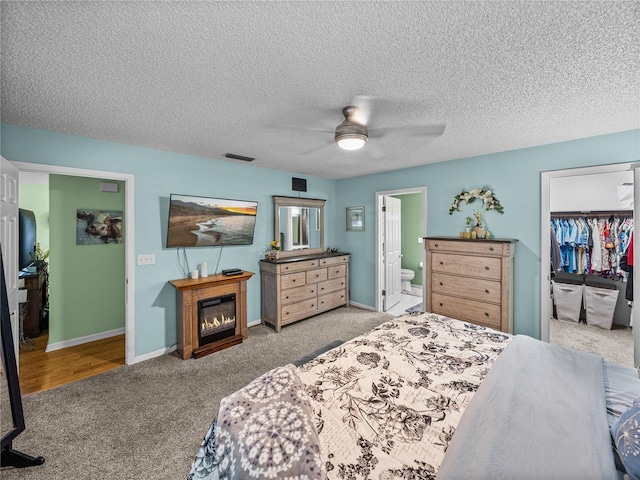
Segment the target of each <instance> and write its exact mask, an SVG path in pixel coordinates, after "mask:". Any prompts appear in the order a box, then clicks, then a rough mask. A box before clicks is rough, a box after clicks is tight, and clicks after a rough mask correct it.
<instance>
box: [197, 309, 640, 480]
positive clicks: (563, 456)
mask: <svg viewBox="0 0 640 480" xmlns="http://www.w3.org/2000/svg"><path fill="white" fill-rule="evenodd" d="M638 398H640V379H639V378H638V372H637V371H636V370H635V369H633V368H629V367H623V366H620V365H615V364H610V363H607V362H604V361H603V360H602V359H601V358H600V357H598V356H595V355H591V354H588V353H583V352H578V351H574V350H570V349H566V348H563V347H558V346H554V345H550V344H547V343H544V342H541V341H538V340H535V339H532V338H530V337H527V336H524V335H515V336H514V335H509V334H505V333H501V332H499V331H496V330H492V329H490V328H485V327H481V326H477V325H473V324H470V323H466V322H462V321H459V320H455V319H452V318H448V317H444V316H441V315H436V314H430V313H423V312H414V313H409V314H406V315H403V316H401V317H397V318H395V319H393V320H391V321H388V322H386V323H383V324H382V325H380V326H378V327H377V328H375V329H373V330H371V331H369V332H368V333H366V334H364V335H361V336H359V337H356V338H354V339H353V340H350V341H348V342H345V343H343V344H341V345H339V346H336V347H335V348H332V349H331V350H329V351H327V352H325V353H323V354H321V355H319V356H317V357H315V358H313V359H311V360H309V361H307V362H306V363H303V364H301V365H299V366H295V365H293V364H291V365H287V366H284V367H280V368H276V369H274V370H272V371H270V372H267V373H266V374H265V375H263V376H261V377H259V378H257V379H255V380H254V381H253V382H251V383H250V384H249V385H247V386H246V387H244V388H242V389H240V390H239V391H237V392H235V393H233V394H232V395H229V396H228V397H225V398H224V399H223V400H222V401H221V403H220V408H219V411H218V415H217V417H216V419H215V420H214V421H213V422H212V423H211V426H210V428H209V430H208V432H207V434H206V435H205V437H204V440H203V442H202V445H201V446H200V449H199V451H198V453H197V455H196V458H195V460H194V461H193V464H192V468H191V471H190V472H189V474H188V479H189V480H198V479H218V478H221V479H222V478H240V479H244V478H290V479H293V478H298V479H315V478H318V479H323V478H329V479H379V480H391V479H436V478H437V479H448V478H452V479H457V478H464V479H470V478H503V479H513V478H546V479H556V478H557V479H573V478H575V479H588V478H593V479H609V478H611V479H616V478H623V477H624V475H625V468H626V469H627V470H628V471H629V473H628V475H629V477H630V478H632V479H633V478H638V477H636V476H635V475H636V474H635V470H634V468H635V464H634V463H633V462H635V461H636V460H639V459H640V443H638V435H637V433H638V432H637V430H638V425H639V424H640V421H639V420H638V419H640V403H637V404H634V400H635V399H638ZM634 408H635V410H634ZM636 415H637V416H636ZM634 428H635V430H634Z"/></svg>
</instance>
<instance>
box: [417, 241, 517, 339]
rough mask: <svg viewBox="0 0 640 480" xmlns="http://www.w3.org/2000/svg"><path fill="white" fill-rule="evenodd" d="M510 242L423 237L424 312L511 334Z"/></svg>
mask: <svg viewBox="0 0 640 480" xmlns="http://www.w3.org/2000/svg"><path fill="white" fill-rule="evenodd" d="M516 242H517V240H513V239H492V240H467V239H461V238H456V237H427V238H425V248H426V253H427V255H426V256H427V267H426V294H425V299H426V311H428V312H433V313H439V314H441V315H445V316H447V317H452V318H457V319H458V320H464V321H466V322H471V323H475V324H477V325H484V326H487V327H491V328H494V329H496V330H500V331H503V332H509V333H513V258H514V255H515V250H516V248H515V247H516Z"/></svg>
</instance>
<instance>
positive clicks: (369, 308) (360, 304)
mask: <svg viewBox="0 0 640 480" xmlns="http://www.w3.org/2000/svg"><path fill="white" fill-rule="evenodd" d="M349 305H350V306H352V307H358V308H362V309H364V310H371V311H372V312H375V311H376V309H375V308H374V307H370V306H369V305H365V304H364V303H358V302H352V301H349Z"/></svg>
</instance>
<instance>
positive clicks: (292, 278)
mask: <svg viewBox="0 0 640 480" xmlns="http://www.w3.org/2000/svg"><path fill="white" fill-rule="evenodd" d="M306 278H307V275H306V274H305V273H304V272H299V273H289V274H287V275H282V277H281V279H282V280H281V282H280V288H281V289H282V290H286V289H288V288H293V287H299V286H301V285H304V284H305V283H306V282H305V280H306Z"/></svg>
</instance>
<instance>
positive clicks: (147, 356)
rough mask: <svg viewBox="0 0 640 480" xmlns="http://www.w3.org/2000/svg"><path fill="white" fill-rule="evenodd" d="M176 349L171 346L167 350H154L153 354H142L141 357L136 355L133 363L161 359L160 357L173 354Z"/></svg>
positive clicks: (174, 346) (176, 347) (175, 346)
mask: <svg viewBox="0 0 640 480" xmlns="http://www.w3.org/2000/svg"><path fill="white" fill-rule="evenodd" d="M177 349H178V346H177V345H171V346H170V347H167V348H161V349H160V350H156V351H154V352H149V353H143V354H142V355H138V356H137V357H136V358H135V359H134V362H133V363H140V362H144V361H147V360H151V359H152V358H156V357H161V356H162V355H167V354H169V353H171V352H175V351H176V350H177Z"/></svg>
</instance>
